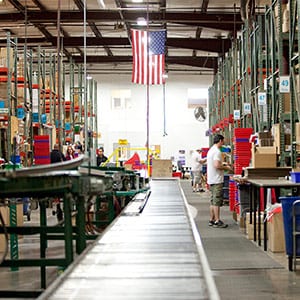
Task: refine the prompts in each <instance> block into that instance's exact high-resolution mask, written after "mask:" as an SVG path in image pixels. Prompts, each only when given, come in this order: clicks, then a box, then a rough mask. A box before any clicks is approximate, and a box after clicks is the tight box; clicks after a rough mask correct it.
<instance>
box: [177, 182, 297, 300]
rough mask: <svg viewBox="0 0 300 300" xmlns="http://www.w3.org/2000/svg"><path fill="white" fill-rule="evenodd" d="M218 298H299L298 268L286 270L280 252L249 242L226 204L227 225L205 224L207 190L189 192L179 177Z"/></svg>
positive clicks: (186, 183) (283, 257) (186, 185)
mask: <svg viewBox="0 0 300 300" xmlns="http://www.w3.org/2000/svg"><path fill="white" fill-rule="evenodd" d="M181 187H182V189H183V192H184V194H185V196H186V199H187V201H188V203H189V204H190V205H191V206H192V207H193V211H194V215H196V216H195V218H194V219H195V222H196V225H197V227H198V230H199V232H200V236H201V239H202V242H203V247H204V250H205V253H206V256H207V259H208V262H209V265H210V267H211V269H212V273H213V276H214V279H215V282H216V286H217V289H218V291H219V294H220V297H221V299H222V300H232V299H243V300H245V299H246V300H252V299H256V300H260V299H281V300H282V299H284V300H291V299H299V295H300V271H297V272H290V271H288V264H287V259H286V257H285V255H284V254H282V255H281V254H280V255H278V254H276V255H275V254H272V253H269V252H268V253H267V252H264V251H263V248H262V247H258V246H257V244H256V243H254V242H252V241H249V240H248V239H247V238H246V236H245V235H244V233H243V232H242V231H241V230H240V228H239V226H238V225H237V223H236V222H235V221H234V220H233V218H232V213H231V212H230V211H229V207H228V206H224V207H223V208H222V210H221V218H222V219H223V221H224V222H226V223H227V224H228V225H229V226H228V228H212V227H209V226H208V219H209V217H208V216H209V192H205V193H193V192H192V189H191V183H190V181H189V180H181Z"/></svg>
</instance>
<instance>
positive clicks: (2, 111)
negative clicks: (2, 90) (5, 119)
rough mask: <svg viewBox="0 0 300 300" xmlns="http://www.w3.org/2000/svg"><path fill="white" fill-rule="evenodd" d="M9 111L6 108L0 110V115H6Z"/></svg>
mask: <svg viewBox="0 0 300 300" xmlns="http://www.w3.org/2000/svg"><path fill="white" fill-rule="evenodd" d="M8 113H9V109H8V108H7V107H3V108H0V114H8Z"/></svg>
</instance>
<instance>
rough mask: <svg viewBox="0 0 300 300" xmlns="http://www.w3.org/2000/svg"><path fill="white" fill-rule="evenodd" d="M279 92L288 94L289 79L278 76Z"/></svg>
mask: <svg viewBox="0 0 300 300" xmlns="http://www.w3.org/2000/svg"><path fill="white" fill-rule="evenodd" d="M279 92H280V93H289V92H290V77H289V76H280V77H279Z"/></svg>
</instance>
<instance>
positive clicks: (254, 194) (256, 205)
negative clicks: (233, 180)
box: [243, 178, 300, 251]
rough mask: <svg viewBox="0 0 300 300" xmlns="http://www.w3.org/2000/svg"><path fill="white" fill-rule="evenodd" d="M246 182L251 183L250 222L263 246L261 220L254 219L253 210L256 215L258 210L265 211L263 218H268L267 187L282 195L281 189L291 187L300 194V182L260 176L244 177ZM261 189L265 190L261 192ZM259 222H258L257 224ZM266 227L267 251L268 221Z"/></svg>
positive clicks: (265, 241) (294, 193)
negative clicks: (259, 177) (260, 177)
mask: <svg viewBox="0 0 300 300" xmlns="http://www.w3.org/2000/svg"><path fill="white" fill-rule="evenodd" d="M243 181H244V182H247V183H250V223H251V224H252V222H253V226H254V241H257V242H258V245H259V246H261V234H260V230H261V220H260V218H258V220H257V222H256V218H255V217H254V218H253V219H254V220H252V212H253V214H254V216H255V215H256V212H257V211H258V212H261V211H263V219H264V220H266V216H267V215H266V205H267V197H266V190H267V188H274V189H275V190H276V195H277V196H279V195H280V189H282V188H289V189H292V190H293V193H292V194H293V195H300V193H299V189H300V183H294V182H292V181H290V180H287V179H285V178H275V179H274V178H272V179H270V178H269V179H258V178H253V179H250V178H243ZM261 189H263V192H262V193H261ZM256 223H257V224H256ZM256 226H257V227H258V228H257V229H258V231H257V236H256ZM263 227H264V239H263V241H264V250H265V251H267V238H266V237H267V222H263Z"/></svg>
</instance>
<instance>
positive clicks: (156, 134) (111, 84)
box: [93, 74, 212, 165]
mask: <svg viewBox="0 0 300 300" xmlns="http://www.w3.org/2000/svg"><path fill="white" fill-rule="evenodd" d="M93 79H95V80H96V81H97V82H98V87H97V89H98V104H97V105H98V127H99V131H100V132H101V139H100V140H98V142H99V144H104V147H105V153H106V154H107V155H109V154H110V153H112V151H113V143H117V142H118V140H119V139H127V140H128V142H129V143H130V145H131V147H144V146H145V144H146V140H147V129H146V128H147V127H146V124H147V122H146V107H147V88H146V86H144V85H137V84H133V83H131V75H115V74H114V75H111V76H108V75H93ZM211 82H212V77H211V76H200V75H199V76H195V75H190V76H189V75H185V76H179V75H177V76H176V75H171V76H169V78H168V79H167V83H166V86H165V95H166V96H165V103H166V114H165V116H166V119H165V120H166V133H167V135H166V136H164V117H163V86H162V85H156V86H150V89H149V95H150V97H149V107H150V110H149V111H150V113H149V124H150V126H149V128H150V130H149V144H150V145H161V158H163V159H169V158H170V157H171V156H175V157H176V156H177V155H178V150H186V153H187V156H186V159H187V165H189V154H190V151H191V150H194V149H196V148H198V147H208V138H207V137H206V136H205V131H206V130H207V129H208V120H206V121H205V122H199V121H197V120H196V119H195V117H194V109H188V108H187V98H188V95H187V91H188V89H189V88H205V89H208V87H209V86H210V85H211ZM118 89H131V97H132V100H131V101H132V106H131V107H132V108H131V109H127V110H119V111H116V110H112V109H111V91H112V90H118Z"/></svg>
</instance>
